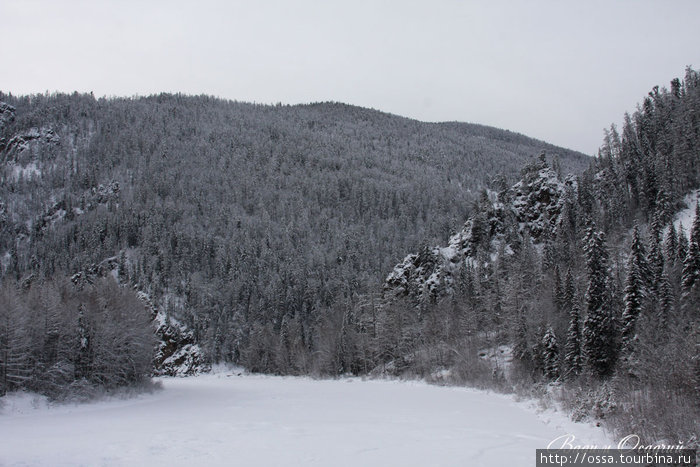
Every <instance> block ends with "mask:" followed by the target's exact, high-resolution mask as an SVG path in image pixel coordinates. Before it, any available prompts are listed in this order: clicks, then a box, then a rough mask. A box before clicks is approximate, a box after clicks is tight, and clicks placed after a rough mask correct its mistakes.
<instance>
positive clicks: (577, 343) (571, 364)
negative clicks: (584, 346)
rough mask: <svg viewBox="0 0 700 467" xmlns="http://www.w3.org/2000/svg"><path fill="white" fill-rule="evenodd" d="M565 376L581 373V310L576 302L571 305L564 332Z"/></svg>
mask: <svg viewBox="0 0 700 467" xmlns="http://www.w3.org/2000/svg"><path fill="white" fill-rule="evenodd" d="M564 371H565V376H567V377H575V376H578V375H579V374H581V312H580V309H579V306H578V304H577V303H574V304H573V306H572V307H571V315H570V317H569V330H568V331H567V333H566V347H565V348H564Z"/></svg>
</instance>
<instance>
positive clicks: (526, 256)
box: [354, 69, 700, 445]
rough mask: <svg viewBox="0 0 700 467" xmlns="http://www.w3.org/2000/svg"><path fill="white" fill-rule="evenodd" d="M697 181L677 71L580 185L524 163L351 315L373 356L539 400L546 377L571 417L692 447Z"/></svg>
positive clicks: (692, 105) (698, 85) (690, 80)
mask: <svg viewBox="0 0 700 467" xmlns="http://www.w3.org/2000/svg"><path fill="white" fill-rule="evenodd" d="M699 187H700V75H699V74H698V72H697V71H694V70H692V69H688V70H687V72H686V75H685V79H684V80H679V79H674V80H673V81H671V86H670V89H665V88H661V89H660V88H658V87H655V88H653V89H652V91H651V92H650V93H649V95H648V96H647V97H646V98H645V99H644V101H643V103H642V104H641V105H640V106H639V108H638V109H637V111H636V112H634V113H633V114H631V115H630V114H626V115H625V119H624V125H623V127H622V129H621V130H618V129H617V128H616V127H615V126H612V127H611V128H610V130H609V131H606V132H605V137H604V143H603V145H602V147H601V149H600V152H599V154H598V157H597V158H596V159H595V160H594V161H593V162H592V163H591V166H590V167H589V168H588V169H587V170H586V171H585V172H584V173H583V174H582V175H581V176H579V177H573V176H569V177H566V178H562V177H560V176H559V175H558V174H557V172H556V171H555V170H553V169H552V168H551V167H550V166H549V164H548V163H547V162H546V160H545V159H544V158H543V157H542V158H539V159H534V160H533V161H532V162H531V163H530V164H529V165H528V166H527V167H525V169H524V170H523V172H522V178H521V180H520V181H519V182H518V183H516V184H514V185H512V186H510V187H508V186H504V187H502V188H501V189H500V190H497V192H493V193H490V194H488V195H484V196H483V197H482V198H481V199H480V200H479V205H478V208H477V209H475V211H474V213H473V215H472V216H470V217H469V219H468V220H467V222H466V223H465V225H464V228H463V229H462V230H460V231H459V232H457V233H456V234H454V235H453V236H451V237H450V238H449V241H448V244H447V246H445V247H433V248H427V247H426V248H423V249H420V250H417V252H416V253H415V254H411V255H409V256H407V257H406V258H405V259H404V260H403V261H402V262H401V263H399V264H398V265H397V266H396V267H395V268H394V270H393V271H392V272H391V273H390V274H389V275H388V277H387V279H386V281H385V300H387V301H388V303H390V305H389V306H383V307H379V308H373V309H372V311H371V313H370V314H367V313H361V314H359V316H361V317H362V318H360V321H361V320H362V319H368V317H369V316H370V315H373V316H374V317H375V318H374V319H372V320H371V321H372V323H373V329H375V330H376V332H375V333H374V334H373V336H374V338H373V340H372V343H373V347H372V356H373V358H375V359H378V360H379V362H383V363H385V364H387V365H389V367H390V369H391V370H392V371H395V372H396V371H398V372H400V373H406V372H408V373H417V374H420V375H424V376H427V377H433V376H434V375H435V374H436V371H437V370H440V369H443V371H445V372H446V373H445V374H449V375H450V377H451V378H452V379H453V380H455V381H459V382H464V381H467V382H470V383H472V384H479V385H483V386H486V387H501V388H513V387H515V388H521V390H522V388H525V390H526V391H528V392H530V393H532V392H534V393H536V394H538V395H540V396H543V395H546V394H549V392H548V391H550V390H549V389H547V388H548V387H550V388H551V386H547V385H548V384H549V383H552V382H556V383H555V384H556V385H557V387H560V388H561V391H563V397H564V402H565V403H567V404H569V408H570V409H571V411H572V412H573V413H574V415H575V416H576V417H577V418H584V417H589V416H593V417H600V418H605V419H607V420H609V421H610V423H611V424H612V426H613V427H614V428H617V429H619V430H620V432H621V433H623V434H629V433H635V434H638V435H639V436H641V437H642V438H643V439H644V440H645V441H646V442H650V443H651V442H659V441H661V440H674V441H676V442H677V441H679V440H680V441H683V442H685V443H689V444H690V445H693V444H694V443H695V444H697V442H698V439H699V436H700V431H698V425H697V421H698V420H700V405H699V401H700V207H699V206H698V197H699V196H700V192H699V191H698V188H699ZM359 311H364V310H359V309H358V312H359ZM361 334H362V333H360V335H361ZM354 348H358V347H354ZM358 360H361V359H359V358H358V359H356V360H354V361H358ZM373 364H377V362H376V361H375V362H373ZM533 388H534V389H533ZM538 391H539V392H538Z"/></svg>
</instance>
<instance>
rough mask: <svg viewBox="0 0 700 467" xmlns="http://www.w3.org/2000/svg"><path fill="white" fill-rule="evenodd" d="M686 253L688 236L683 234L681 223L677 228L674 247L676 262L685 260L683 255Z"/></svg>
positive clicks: (681, 262)
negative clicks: (676, 243)
mask: <svg viewBox="0 0 700 467" xmlns="http://www.w3.org/2000/svg"><path fill="white" fill-rule="evenodd" d="M687 255H688V237H687V236H686V234H685V229H684V228H683V224H681V226H680V227H679V228H678V246H677V248H676V259H677V262H679V263H680V264H681V268H682V265H683V262H684V261H685V257H686V256H687Z"/></svg>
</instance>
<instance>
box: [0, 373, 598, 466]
mask: <svg viewBox="0 0 700 467" xmlns="http://www.w3.org/2000/svg"><path fill="white" fill-rule="evenodd" d="M162 382H163V390H162V391H158V392H155V393H153V394H145V395H141V396H138V397H136V398H133V399H129V400H120V399H112V400H107V401H101V402H96V403H91V404H83V405H58V406H47V405H46V404H45V403H41V400H37V399H34V400H33V401H30V400H29V399H30V397H29V396H24V397H22V396H20V395H13V396H10V397H8V398H5V399H6V400H5V402H4V406H3V407H0V465H3V466H14V465H18V466H23V465H31V466H68V465H70V466H77V465H86V466H88V465H89V466H100V465H103V466H122V465H129V466H140V465H143V466H160V465H163V466H165V465H167V466H171V465H208V466H217V465H222V466H223V465H226V466H305V467H306V466H387V465H397V466H427V465H430V466H465V465H469V466H474V467H477V466H489V467H493V466H508V467H515V466H530V465H534V464H535V449H538V448H545V447H546V446H547V444H548V443H549V442H550V441H552V440H553V439H555V438H557V437H560V436H562V435H565V434H573V435H575V436H576V443H578V444H589V445H590V444H597V445H599V446H602V445H607V444H610V442H611V441H610V440H609V436H608V435H606V434H605V433H604V432H603V431H602V430H601V429H600V428H595V427H592V426H589V425H585V424H576V423H573V422H570V421H569V420H568V419H567V418H566V416H565V415H563V414H559V413H555V412H544V413H537V412H536V411H535V410H534V409H533V408H530V407H528V406H527V404H525V403H519V402H515V401H514V400H513V399H512V397H508V396H503V395H499V394H493V393H488V392H483V391H477V390H472V389H465V388H451V387H438V386H431V385H427V384H423V383H418V382H396V381H363V380H361V379H340V380H312V379H307V378H282V377H269V376H253V375H245V374H244V375H242V376H238V375H237V374H236V373H231V372H230V371H229V372H219V373H215V374H210V375H203V376H198V377H191V378H166V379H163V380H162ZM0 401H1V399H0Z"/></svg>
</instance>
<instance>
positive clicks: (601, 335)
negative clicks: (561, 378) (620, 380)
mask: <svg viewBox="0 0 700 467" xmlns="http://www.w3.org/2000/svg"><path fill="white" fill-rule="evenodd" d="M585 253H586V269H587V273H588V287H587V289H586V311H587V314H586V319H585V320H584V322H583V332H582V336H583V339H582V349H583V356H584V361H585V364H586V367H587V368H588V370H589V371H591V373H592V374H594V375H596V376H608V375H610V374H611V373H612V371H613V368H614V365H615V361H616V359H617V342H616V340H617V336H616V329H615V322H614V319H613V316H612V312H611V310H610V297H609V293H608V285H607V284H608V281H609V272H608V252H607V249H606V247H605V237H604V234H603V232H598V231H596V230H595V227H594V226H591V227H589V228H588V230H587V234H586V247H585Z"/></svg>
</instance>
